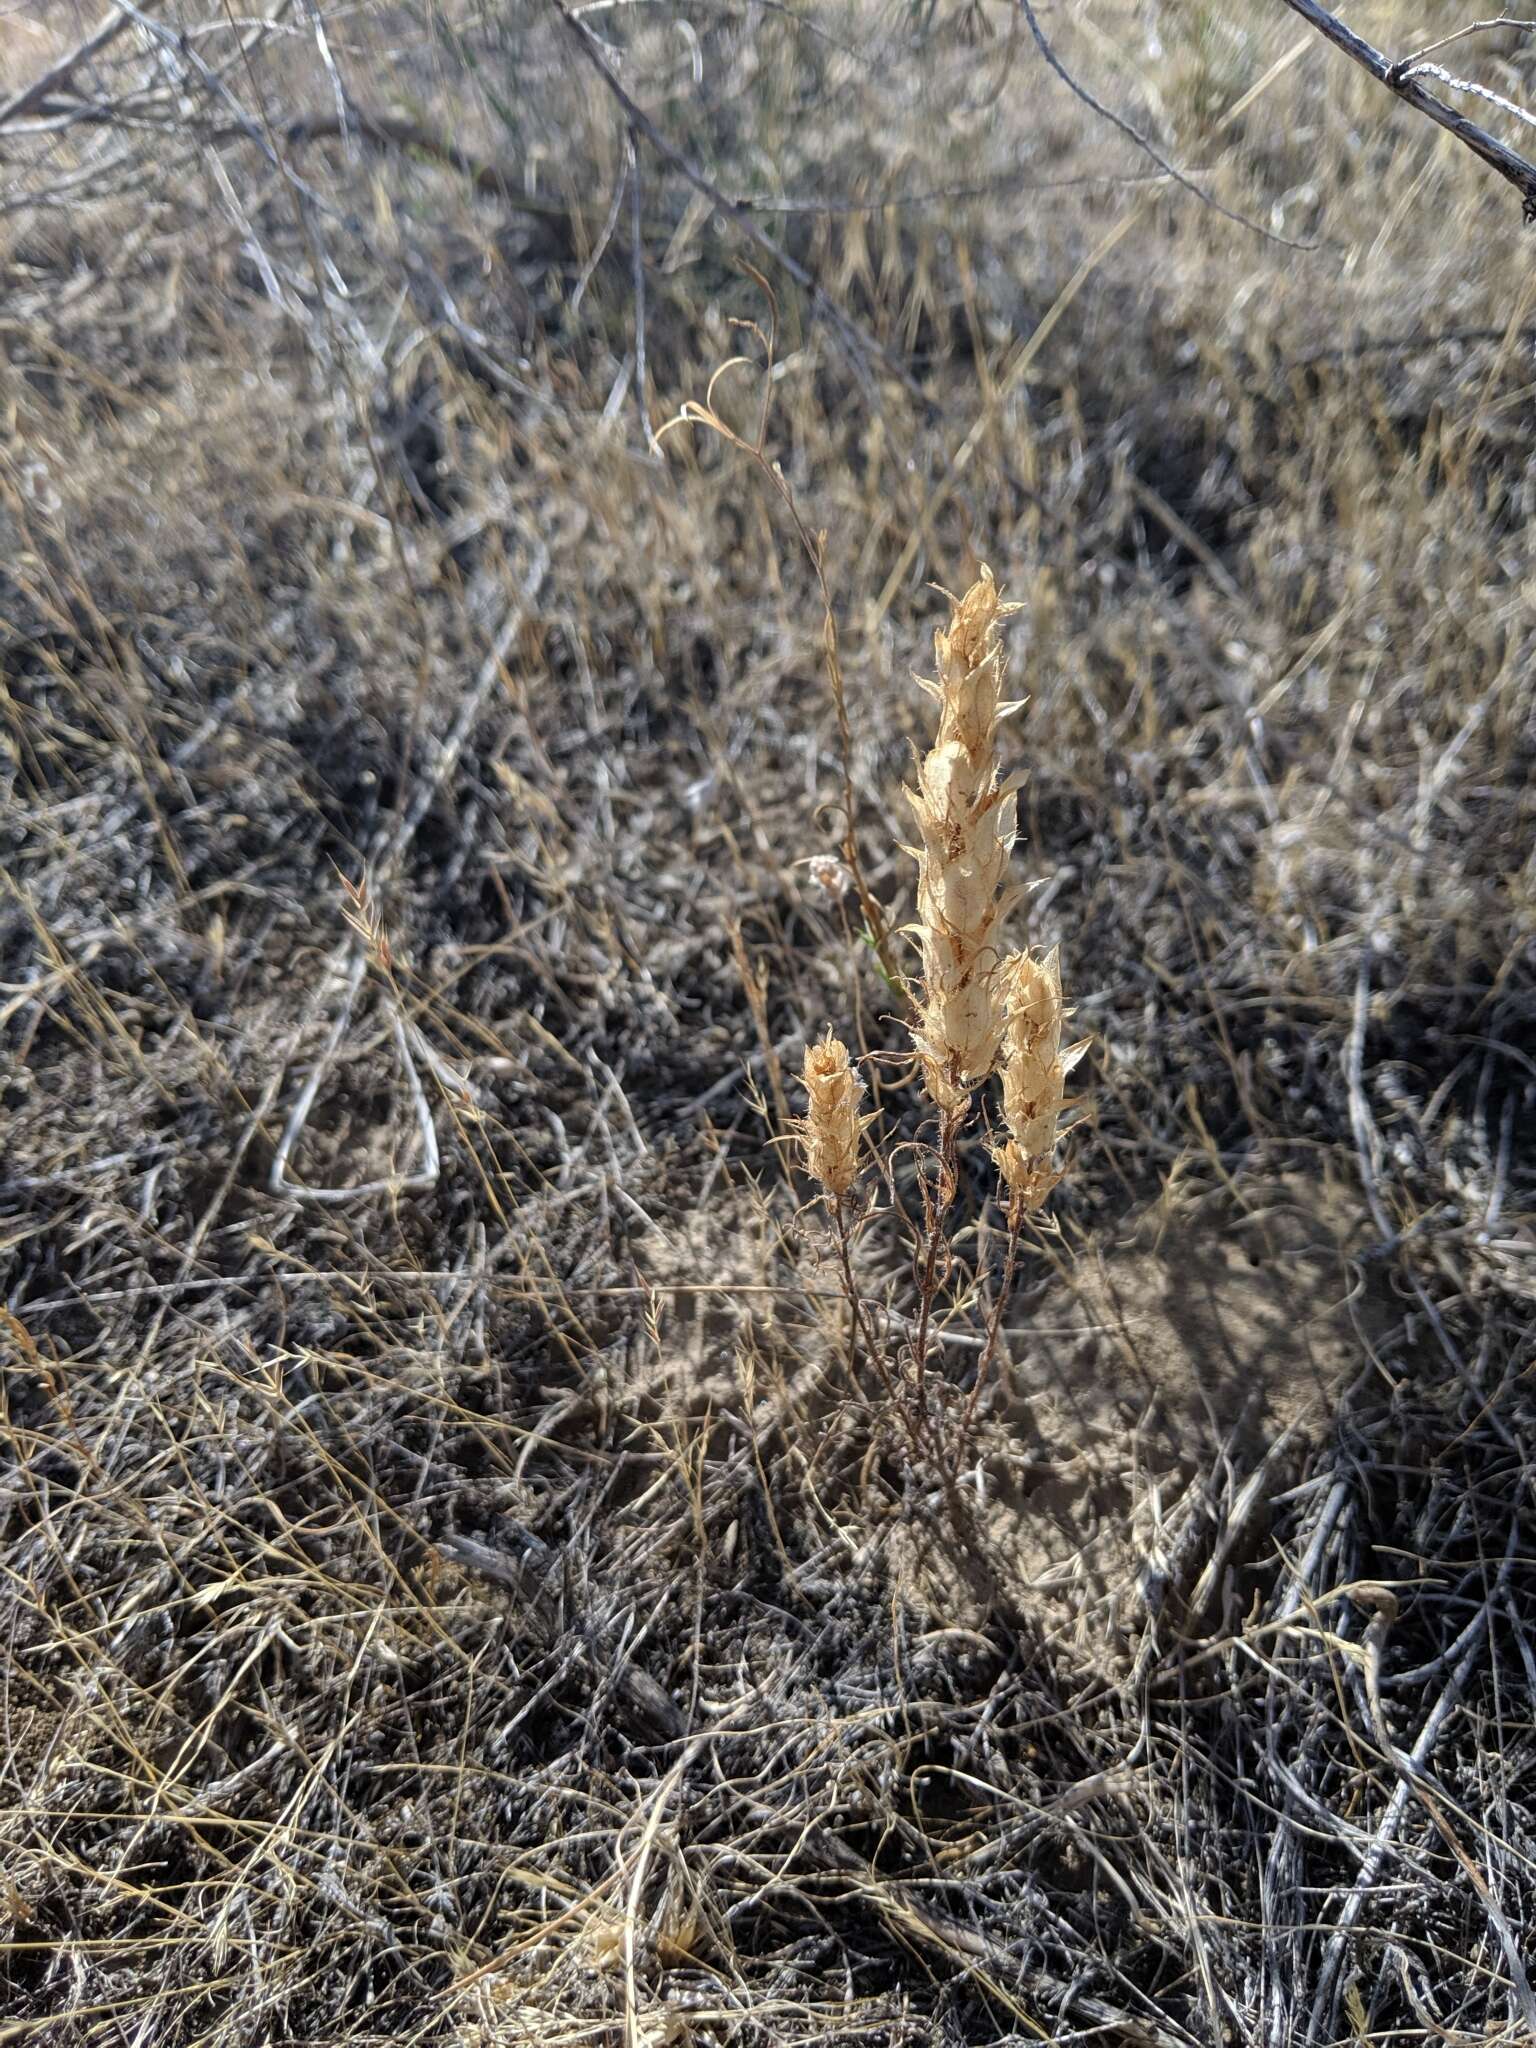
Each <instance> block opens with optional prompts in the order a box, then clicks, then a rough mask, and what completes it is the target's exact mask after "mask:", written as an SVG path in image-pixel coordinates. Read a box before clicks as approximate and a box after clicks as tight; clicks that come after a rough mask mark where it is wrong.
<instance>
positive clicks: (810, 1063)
mask: <svg viewBox="0 0 1536 2048" xmlns="http://www.w3.org/2000/svg"><path fill="white" fill-rule="evenodd" d="M802 1078H803V1080H804V1082H805V1092H806V1095H807V1097H808V1098H809V1101H808V1105H807V1109H806V1114H805V1116H804V1117H803V1118H802V1119H801V1120H800V1124H799V1134H800V1143H801V1146H802V1148H803V1150H804V1153H805V1164H806V1169H807V1171H808V1172H809V1173H810V1174H811V1175H812V1176H813V1178H815V1179H816V1180H819V1181H820V1182H821V1184H822V1186H823V1187H824V1188H825V1189H826V1190H827V1192H828V1194H830V1195H834V1196H837V1197H839V1198H841V1197H842V1196H843V1195H846V1194H847V1192H848V1190H849V1189H850V1188H851V1187H852V1186H853V1181H854V1175H855V1174H856V1173H857V1172H858V1165H859V1137H860V1134H861V1133H862V1131H863V1129H864V1126H865V1125H866V1124H867V1123H868V1122H869V1121H870V1119H869V1118H868V1117H867V1116H866V1117H861V1116H860V1115H859V1098H860V1096H861V1095H862V1094H863V1092H864V1083H863V1082H862V1081H861V1080H860V1079H859V1077H858V1075H857V1074H855V1073H854V1071H853V1068H852V1067H851V1066H850V1065H849V1061H848V1048H847V1046H846V1045H844V1044H843V1041H842V1040H841V1039H840V1038H834V1037H833V1035H832V1031H831V1028H830V1027H829V1028H828V1030H827V1035H826V1036H825V1038H823V1039H822V1040H821V1041H820V1042H819V1044H816V1045H808V1046H807V1047H806V1049H805V1066H804V1069H803V1070H802Z"/></svg>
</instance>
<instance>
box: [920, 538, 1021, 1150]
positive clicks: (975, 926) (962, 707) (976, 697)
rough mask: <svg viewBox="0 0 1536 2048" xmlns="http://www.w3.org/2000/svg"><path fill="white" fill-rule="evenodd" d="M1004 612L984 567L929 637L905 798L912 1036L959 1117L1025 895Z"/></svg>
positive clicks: (984, 1055)
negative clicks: (929, 715)
mask: <svg viewBox="0 0 1536 2048" xmlns="http://www.w3.org/2000/svg"><path fill="white" fill-rule="evenodd" d="M1016 609H1017V607H1016V606H1013V605H1005V604H1004V603H1003V602H1002V599H1001V596H1000V595H999V592H998V588H997V585H996V583H995V582H994V581H993V578H992V572H991V570H990V569H986V568H983V570H982V571H981V574H980V576H979V577H978V579H977V580H976V582H975V583H973V584H972V585H971V587H970V589H969V590H968V591H967V592H966V594H965V596H964V597H963V598H961V599H960V600H959V601H958V602H957V603H955V605H954V610H953V613H952V615H951V618H950V622H949V628H948V630H947V631H945V630H943V629H940V631H939V632H937V633H936V634H935V635H934V648H935V653H936V656H937V666H938V675H937V678H936V679H935V680H934V681H932V682H930V681H928V680H927V679H926V678H921V679H920V680H921V681H922V684H923V688H924V689H925V690H927V691H928V692H929V693H930V694H931V695H932V696H934V697H935V698H937V700H938V704H939V729H938V733H937V735H936V737H935V739H934V743H933V746H932V748H931V750H930V751H929V752H928V753H927V754H926V755H925V756H924V757H923V759H922V760H921V762H920V763H919V764H918V774H917V787H916V789H913V790H909V791H908V792H907V794H908V796H909V798H910V799H911V803H912V808H913V810H914V811H915V813H916V815H917V822H918V829H919V831H920V833H921V835H922V845H921V847H919V848H917V849H916V850H915V851H916V859H917V925H916V928H915V929H916V935H917V940H918V944H919V946H920V948H921V951H922V963H923V966H922V979H921V983H920V987H919V993H918V999H917V1000H918V1022H917V1025H916V1028H915V1029H914V1032H913V1038H914V1040H915V1042H916V1045H917V1050H918V1055H919V1057H920V1059H921V1060H922V1065H923V1078H924V1081H925V1083H926V1085H927V1088H928V1092H929V1094H930V1095H931V1096H932V1097H933V1099H934V1101H935V1102H936V1103H937V1104H938V1106H939V1108H940V1109H942V1110H943V1111H945V1113H946V1114H948V1115H956V1114H958V1113H959V1112H960V1111H961V1110H962V1109H963V1108H964V1107H965V1105H966V1103H967V1102H968V1101H969V1100H970V1096H971V1093H972V1091H973V1089H974V1088H975V1087H976V1085H977V1083H978V1082H980V1081H983V1080H985V1079H986V1077H987V1075H988V1074H990V1073H991V1072H992V1071H993V1069H994V1067H995V1066H996V1064H997V1057H998V1051H999V1048H1000V1046H1001V1043H1002V1037H1003V1029H1004V1016H1003V1006H1002V1003H1001V1001H1000V999H999V993H998V987H997V980H998V963H999V959H1000V950H999V946H998V934H999V931H1000V929H1001V926H1002V923H1003V920H1004V918H1005V917H1006V916H1007V913H1008V911H1009V909H1010V907H1011V906H1012V904H1013V903H1014V902H1015V901H1016V900H1017V895H1018V892H1017V891H1016V890H1010V889H1007V888H1005V886H1004V883H1005V878H1006V875H1007V871H1008V856H1009V853H1010V852H1011V851H1012V848H1013V842H1014V836H1015V799H1014V786H1013V785H1012V784H1011V783H1004V782H1002V781H1001V780H1000V779H999V776H998V770H997V727H998V723H999V721H1000V720H1001V719H1002V718H1003V717H1005V716H1006V715H1007V713H1008V712H1009V711H1011V710H1013V709H1015V708H1016V707H1015V706H1013V705H1011V704H1006V703H1004V701H1003V694H1002V688H1003V679H1004V647H1003V639H1002V634H1001V632H1000V630H999V626H1000V622H1001V621H1002V620H1003V619H1004V618H1006V617H1007V616H1008V615H1009V613H1010V612H1012V611H1014V610H1016Z"/></svg>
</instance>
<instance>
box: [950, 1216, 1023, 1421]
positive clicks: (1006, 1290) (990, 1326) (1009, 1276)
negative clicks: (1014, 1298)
mask: <svg viewBox="0 0 1536 2048" xmlns="http://www.w3.org/2000/svg"><path fill="white" fill-rule="evenodd" d="M1023 1226H1024V1217H1023V1214H1022V1211H1021V1205H1020V1203H1019V1199H1018V1197H1017V1196H1016V1195H1015V1196H1013V1197H1011V1198H1010V1200H1009V1203H1008V1256H1007V1258H1006V1259H1005V1260H1004V1262H1003V1279H1002V1285H1001V1286H1000V1287H999V1288H998V1291H997V1300H996V1301H995V1302H994V1303H993V1304H992V1313H991V1315H990V1316H989V1317H988V1319H987V1341H986V1344H985V1346H984V1347H983V1350H982V1354H981V1359H980V1362H979V1363H978V1365H977V1367H976V1383H975V1385H974V1386H973V1387H972V1388H971V1398H970V1400H969V1401H967V1402H966V1404H965V1416H964V1419H963V1420H962V1422H961V1424H960V1435H961V1438H962V1440H963V1439H964V1438H965V1437H967V1436H969V1435H970V1433H971V1424H972V1423H973V1422H974V1421H975V1419H976V1404H977V1402H978V1401H979V1400H980V1399H981V1390H982V1388H983V1387H984V1386H985V1384H986V1380H987V1374H988V1373H989V1372H990V1371H991V1368H992V1360H993V1358H994V1356H995V1355H996V1352H997V1339H998V1333H999V1331H1000V1330H1001V1328H1002V1321H1003V1310H1004V1309H1005V1308H1006V1307H1007V1305H1008V1296H1009V1295H1010V1293H1011V1292H1012V1291H1013V1272H1014V1267H1015V1265H1016V1264H1017V1262H1018V1256H1019V1233H1020V1231H1021V1230H1022V1229H1023Z"/></svg>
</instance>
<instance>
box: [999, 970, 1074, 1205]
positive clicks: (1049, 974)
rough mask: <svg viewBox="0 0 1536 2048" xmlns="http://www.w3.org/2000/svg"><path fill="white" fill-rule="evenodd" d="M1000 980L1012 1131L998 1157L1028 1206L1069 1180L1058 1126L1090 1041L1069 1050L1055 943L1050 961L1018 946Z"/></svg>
mask: <svg viewBox="0 0 1536 2048" xmlns="http://www.w3.org/2000/svg"><path fill="white" fill-rule="evenodd" d="M998 982H999V984H1000V991H1001V996H1002V1003H1003V1010H1004V1016H1005V1029H1004V1033H1003V1050H1002V1067H1003V1121H1004V1122H1005V1123H1006V1125H1007V1127H1008V1137H1007V1140H1006V1142H1005V1143H1003V1144H1001V1145H997V1146H994V1148H993V1153H992V1156H993V1158H994V1159H995V1160H996V1162H997V1168H998V1171H999V1173H1001V1175H1002V1177H1003V1180H1004V1181H1005V1183H1006V1184H1007V1187H1008V1192H1009V1196H1010V1198H1011V1201H1012V1202H1016V1203H1019V1204H1021V1205H1022V1207H1023V1208H1024V1209H1025V1210H1030V1209H1038V1208H1039V1206H1040V1204H1041V1203H1042V1202H1043V1201H1044V1200H1045V1198H1046V1196H1047V1195H1048V1194H1049V1193H1050V1192H1051V1190H1052V1188H1054V1187H1055V1185H1056V1183H1057V1182H1058V1181H1059V1180H1060V1179H1061V1175H1060V1173H1059V1172H1058V1171H1057V1169H1056V1166H1055V1151H1056V1135H1057V1128H1058V1125H1059V1124H1060V1121H1061V1113H1062V1110H1063V1109H1064V1108H1065V1107H1066V1092H1067V1091H1066V1082H1067V1075H1068V1074H1069V1073H1070V1072H1071V1070H1072V1068H1073V1067H1074V1066H1075V1065H1076V1064H1077V1062H1078V1060H1079V1059H1080V1058H1081V1056H1082V1053H1083V1050H1084V1047H1085V1045H1086V1043H1087V1041H1086V1040H1083V1041H1081V1042H1080V1043H1078V1044H1077V1045H1073V1046H1068V1047H1067V1049H1066V1050H1065V1051H1063V1050H1062V1044H1061V1027H1062V1023H1063V1020H1064V1018H1065V1016H1066V1011H1065V1009H1064V1008H1063V1006H1062V1000H1061V960H1060V955H1059V953H1058V951H1057V949H1056V948H1055V947H1054V946H1053V947H1052V948H1051V950H1050V952H1049V953H1047V954H1046V956H1045V958H1044V959H1043V960H1037V959H1035V958H1034V956H1033V955H1032V954H1029V953H1010V954H1009V956H1008V958H1007V959H1006V960H1005V961H1004V962H1003V964H1002V967H1001V969H1000V970H999V973H998Z"/></svg>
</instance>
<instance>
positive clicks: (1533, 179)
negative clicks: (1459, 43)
mask: <svg viewBox="0 0 1536 2048" xmlns="http://www.w3.org/2000/svg"><path fill="white" fill-rule="evenodd" d="M1285 4H1286V6H1287V7H1289V8H1290V9H1291V10H1292V12H1293V13H1295V14H1299V15H1300V16H1301V18H1302V20H1303V21H1305V22H1308V23H1309V24H1310V25H1311V26H1312V27H1313V28H1315V29H1316V30H1317V32H1318V34H1319V35H1321V36H1326V37H1327V39H1328V41H1329V42H1330V43H1332V44H1333V45H1334V46H1335V48H1337V49H1340V50H1342V51H1343V52H1344V54H1345V56H1346V57H1351V58H1353V59H1354V61H1355V63H1357V64H1358V65H1360V67H1361V68H1362V69H1363V70H1365V71H1369V72H1370V74H1371V76H1372V77H1373V78H1374V79H1376V80H1377V82H1378V83H1379V84H1381V85H1384V86H1385V87H1386V88H1387V90H1388V92H1391V93H1395V94H1396V95H1397V97H1398V98H1399V99H1400V100H1401V101H1402V102H1403V103H1404V105H1405V106H1410V107H1412V108H1413V109H1414V110H1415V112H1417V113H1420V114H1424V115H1427V116H1428V118H1429V119H1430V120H1431V121H1434V122H1436V123H1437V124H1438V125H1439V126H1440V127H1441V128H1444V129H1446V130H1447V131H1448V133H1450V134H1452V135H1454V136H1455V137H1456V139H1457V141H1458V142H1461V143H1464V144H1465V146H1466V147H1467V148H1468V149H1470V150H1471V151H1472V153H1473V155H1474V156H1480V157H1481V158H1482V160H1483V162H1484V163H1485V164H1487V165H1488V166H1489V168H1490V169H1492V170H1495V171H1497V172H1498V174H1499V176H1500V177H1501V178H1507V179H1508V180H1509V182H1510V184H1511V185H1513V186H1514V187H1515V189H1516V191H1517V192H1518V193H1519V194H1520V200H1521V205H1522V209H1523V212H1524V216H1525V219H1526V220H1527V221H1533V220H1536V164H1533V163H1531V162H1530V161H1529V160H1528V159H1527V158H1525V157H1523V156H1521V155H1520V154H1519V152H1518V151H1516V150H1513V149H1511V148H1510V147H1509V145H1508V143H1505V142H1501V141H1500V140H1499V138H1498V137H1497V136H1496V135H1490V134H1489V133H1488V130H1487V129H1486V128H1480V127H1479V126H1478V124H1477V123H1476V122H1475V121H1469V120H1468V119H1467V117H1466V115H1465V114H1463V113H1461V112H1460V111H1459V110H1458V109H1457V108H1455V107H1452V106H1448V105H1447V103H1446V102H1445V101H1444V100H1442V99H1438V98H1436V96H1435V94H1434V93H1432V92H1430V91H1429V90H1428V89H1427V88H1426V87H1425V86H1424V85H1422V84H1421V83H1420V73H1419V68H1418V67H1419V59H1420V57H1422V55H1423V52H1419V53H1418V54H1417V55H1416V56H1413V57H1406V58H1404V59H1403V60H1402V61H1401V62H1399V63H1393V61H1392V59H1391V58H1390V57H1386V56H1384V55H1383V54H1382V52H1381V51H1380V50H1378V49H1377V48H1376V47H1375V46H1374V44H1371V43H1368V42H1367V41H1366V40H1365V38H1364V37H1363V36H1357V35H1356V34H1355V32H1354V30H1353V29H1352V28H1346V27H1345V25H1344V23H1343V22H1342V21H1340V20H1339V18H1338V16H1337V15H1336V14H1330V13H1329V11H1328V9H1327V8H1326V7H1320V6H1318V4H1317V0H1285ZM1500 25H1502V26H1510V27H1518V26H1525V24H1523V23H1514V22H1507V21H1505V20H1504V19H1503V18H1502V17H1501V22H1500ZM1474 26H1476V27H1482V26H1492V24H1483V23H1477V24H1474ZM1446 40H1450V38H1446ZM1436 47H1440V46H1439V45H1437V46H1436ZM1426 69H1427V70H1429V71H1430V72H1431V73H1433V75H1437V76H1441V77H1444V76H1445V75H1446V74H1444V73H1443V72H1440V71H1439V68H1438V67H1437V66H1433V67H1426ZM1449 82H1450V83H1452V84H1455V83H1456V82H1457V81H1455V80H1450V81H1449ZM1514 111H1516V112H1518V111H1519V110H1518V109H1515V110H1514Z"/></svg>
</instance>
